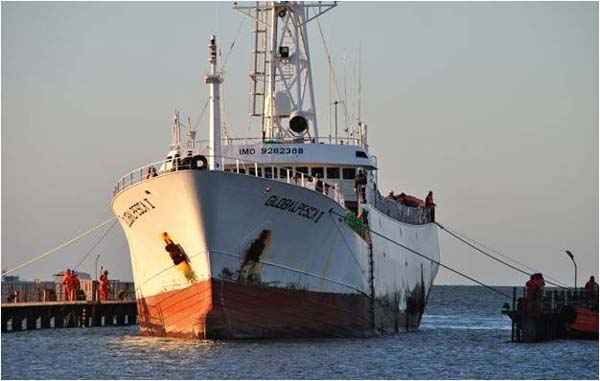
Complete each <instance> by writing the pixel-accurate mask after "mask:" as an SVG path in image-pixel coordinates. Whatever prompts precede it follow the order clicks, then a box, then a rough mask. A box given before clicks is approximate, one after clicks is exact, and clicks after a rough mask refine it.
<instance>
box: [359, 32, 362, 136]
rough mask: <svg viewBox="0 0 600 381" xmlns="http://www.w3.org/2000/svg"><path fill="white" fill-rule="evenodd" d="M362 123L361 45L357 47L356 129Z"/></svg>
mask: <svg viewBox="0 0 600 381" xmlns="http://www.w3.org/2000/svg"><path fill="white" fill-rule="evenodd" d="M361 123H362V43H359V45H358V127H359V128H360V125H361Z"/></svg>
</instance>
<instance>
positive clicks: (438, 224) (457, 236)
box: [434, 222, 566, 288]
mask: <svg viewBox="0 0 600 381" xmlns="http://www.w3.org/2000/svg"><path fill="white" fill-rule="evenodd" d="M434 224H436V225H437V226H438V227H440V229H442V230H443V231H445V232H446V233H448V234H449V235H450V236H452V237H454V238H456V239H457V240H459V241H461V242H462V243H464V244H465V245H467V246H469V247H471V248H472V249H474V250H477V251H478V252H480V253H481V254H483V255H485V256H486V257H488V258H491V259H493V260H494V261H497V262H499V263H502V264H503V265H505V266H507V267H509V268H511V269H513V270H515V271H518V272H520V273H522V274H525V275H527V276H530V275H531V273H530V272H528V271H525V270H523V269H520V268H518V267H517V266H514V265H511V264H510V263H508V262H506V261H503V260H502V259H500V258H498V257H496V256H494V255H492V254H490V253H488V252H486V251H485V250H483V249H481V248H479V247H477V246H475V245H473V244H472V243H471V242H469V241H468V240H467V239H466V238H465V237H461V235H460V234H458V233H456V232H453V231H452V230H451V229H448V228H447V227H445V226H444V225H442V224H440V223H439V222H434ZM546 283H548V284H551V285H553V286H556V287H560V288H566V287H565V286H564V285H561V284H558V283H556V282H552V281H550V280H546Z"/></svg>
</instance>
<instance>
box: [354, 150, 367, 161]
mask: <svg viewBox="0 0 600 381" xmlns="http://www.w3.org/2000/svg"><path fill="white" fill-rule="evenodd" d="M356 157H363V158H365V159H368V158H369V157H368V156H367V154H366V153H365V152H363V151H356Z"/></svg>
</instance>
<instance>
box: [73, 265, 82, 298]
mask: <svg viewBox="0 0 600 381" xmlns="http://www.w3.org/2000/svg"><path fill="white" fill-rule="evenodd" d="M71 279H72V282H73V285H72V288H71V293H72V294H71V300H77V294H78V293H79V288H80V287H81V283H80V282H79V276H78V275H77V273H76V272H75V270H73V271H71Z"/></svg>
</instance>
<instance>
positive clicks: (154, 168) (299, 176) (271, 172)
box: [113, 155, 344, 206]
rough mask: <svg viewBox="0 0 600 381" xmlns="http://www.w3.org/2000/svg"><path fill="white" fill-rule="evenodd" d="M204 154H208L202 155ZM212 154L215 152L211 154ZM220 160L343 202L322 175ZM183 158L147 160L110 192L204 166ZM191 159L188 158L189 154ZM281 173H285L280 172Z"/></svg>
mask: <svg viewBox="0 0 600 381" xmlns="http://www.w3.org/2000/svg"><path fill="white" fill-rule="evenodd" d="M203 157H205V158H209V157H211V156H207V155H203ZM215 157H216V156H215ZM218 158H219V160H221V163H222V162H223V161H224V160H225V159H226V160H232V161H234V162H235V167H234V168H228V169H226V170H225V171H226V172H230V173H236V174H239V175H245V176H254V177H261V178H264V179H270V180H275V181H279V182H285V183H288V184H294V185H298V186H301V187H303V188H307V189H310V190H313V191H316V192H319V193H321V194H323V195H325V196H327V197H329V198H331V199H332V200H334V201H335V202H337V203H338V204H340V205H342V206H343V205H344V195H343V192H342V190H341V189H340V187H339V186H338V185H337V184H329V183H327V182H325V181H324V180H322V179H319V178H316V177H313V176H309V175H308V174H305V173H302V172H295V173H294V172H293V171H292V170H291V168H281V167H277V166H272V165H265V164H261V163H258V162H252V161H245V160H241V159H239V158H236V157H228V156H218ZM185 159H186V158H181V157H178V158H171V159H167V160H161V161H155V162H152V163H150V164H146V165H144V166H142V167H139V168H136V169H134V170H133V171H131V172H129V173H127V174H126V175H124V176H122V177H121V178H120V179H119V181H118V182H117V184H116V185H115V187H114V189H113V196H115V195H117V194H118V193H120V192H122V191H124V190H125V189H127V188H129V187H131V186H133V185H136V184H139V183H141V182H143V181H146V180H150V179H152V178H154V177H160V176H164V175H167V174H169V173H171V172H175V171H179V170H191V169H195V170H205V169H207V168H205V167H196V166H193V165H192V164H191V161H187V162H186V160H185ZM190 159H191V158H190ZM282 174H285V176H282Z"/></svg>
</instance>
